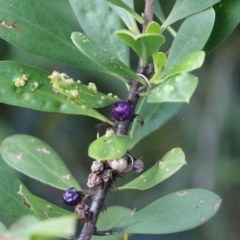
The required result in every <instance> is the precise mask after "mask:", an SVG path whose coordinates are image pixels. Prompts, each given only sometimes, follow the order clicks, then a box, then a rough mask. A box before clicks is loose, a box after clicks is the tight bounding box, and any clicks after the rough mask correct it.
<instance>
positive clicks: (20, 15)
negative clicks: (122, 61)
mask: <svg viewBox="0 0 240 240" xmlns="http://www.w3.org/2000/svg"><path fill="white" fill-rule="evenodd" d="M0 16H1V21H2V24H1V26H0V37H1V38H3V39H5V40H6V41H8V42H10V43H11V44H13V45H15V46H17V47H19V48H22V49H24V50H25V51H27V52H30V53H33V54H36V55H39V56H43V57H46V58H50V59H53V60H57V61H60V62H64V63H67V64H70V65H74V66H78V67H82V68H86V69H91V70H94V71H101V72H105V69H104V68H102V67H101V66H100V65H96V64H95V63H94V62H92V61H91V60H90V59H88V58H86V56H85V55H83V54H81V53H79V51H77V49H76V47H75V46H74V44H73V43H72V42H71V39H70V36H71V33H72V32H73V31H75V29H74V28H73V27H72V26H71V25H69V24H68V23H67V22H66V21H65V20H64V19H62V18H61V17H60V16H59V15H58V14H57V13H56V12H54V11H53V10H51V8H49V7H47V6H46V5H45V4H44V3H42V2H41V1H35V0H21V1H19V0H12V1H11V2H9V0H1V8H0ZM3 23H4V24H3ZM56 24H57V26H61V27H57V26H56Z"/></svg>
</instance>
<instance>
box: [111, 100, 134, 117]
mask: <svg viewBox="0 0 240 240" xmlns="http://www.w3.org/2000/svg"><path fill="white" fill-rule="evenodd" d="M112 115H113V118H114V119H115V120H117V121H126V120H129V119H130V118H131V117H132V115H133V109H132V107H131V105H130V104H129V103H128V102H126V101H119V102H116V103H115V104H114V105H113V107H112Z"/></svg>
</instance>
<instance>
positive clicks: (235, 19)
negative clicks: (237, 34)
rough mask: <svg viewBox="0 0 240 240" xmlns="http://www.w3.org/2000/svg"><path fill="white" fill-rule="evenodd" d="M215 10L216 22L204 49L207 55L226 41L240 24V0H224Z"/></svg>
mask: <svg viewBox="0 0 240 240" xmlns="http://www.w3.org/2000/svg"><path fill="white" fill-rule="evenodd" d="M214 9H215V11H216V21H215V24H214V27H213V31H212V34H211V36H210V38H209V40H208V42H207V44H206V46H205V47H204V51H206V52H207V53H208V52H210V51H211V50H213V49H214V48H215V47H216V46H218V44H220V43H221V42H222V41H224V39H225V38H226V37H227V36H228V35H230V34H231V33H232V31H233V30H234V29H235V28H236V27H237V25H238V24H239V22H240V14H239V12H240V1H239V0H224V1H223V0H222V1H221V2H220V3H219V4H217V5H215V6H214Z"/></svg>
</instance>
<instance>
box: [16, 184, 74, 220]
mask: <svg viewBox="0 0 240 240" xmlns="http://www.w3.org/2000/svg"><path fill="white" fill-rule="evenodd" d="M18 194H19V195H21V196H22V197H23V198H24V200H25V203H26V204H28V205H29V208H30V209H31V211H32V213H34V214H35V215H36V216H37V217H38V218H40V219H47V218H55V217H61V216H64V215H75V214H74V213H72V212H69V211H67V210H65V209H63V208H60V207H58V206H56V205H54V204H52V203H50V202H48V201H46V200H44V199H42V198H39V197H37V196H35V195H33V194H32V193H30V192H29V190H28V189H27V188H26V187H25V186H23V185H20V189H19V192H18Z"/></svg>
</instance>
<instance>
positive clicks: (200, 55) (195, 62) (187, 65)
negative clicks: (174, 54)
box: [155, 51, 205, 83]
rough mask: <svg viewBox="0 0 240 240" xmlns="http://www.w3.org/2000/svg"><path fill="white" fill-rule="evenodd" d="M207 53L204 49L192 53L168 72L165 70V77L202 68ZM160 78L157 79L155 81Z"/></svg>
mask: <svg viewBox="0 0 240 240" xmlns="http://www.w3.org/2000/svg"><path fill="white" fill-rule="evenodd" d="M204 58H205V53H204V52H203V51H197V52H193V53H190V54H189V55H187V56H186V57H184V58H183V59H182V60H181V61H180V62H178V63H177V64H176V65H175V66H173V67H172V68H170V69H169V71H168V73H166V72H165V75H163V76H162V77H164V79H167V78H169V77H172V76H174V75H176V74H178V73H184V72H191V71H193V70H195V69H197V68H200V67H201V66H202V64H203V62H204ZM164 79H159V81H164ZM156 82H158V80H156V81H155V83H156Z"/></svg>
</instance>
